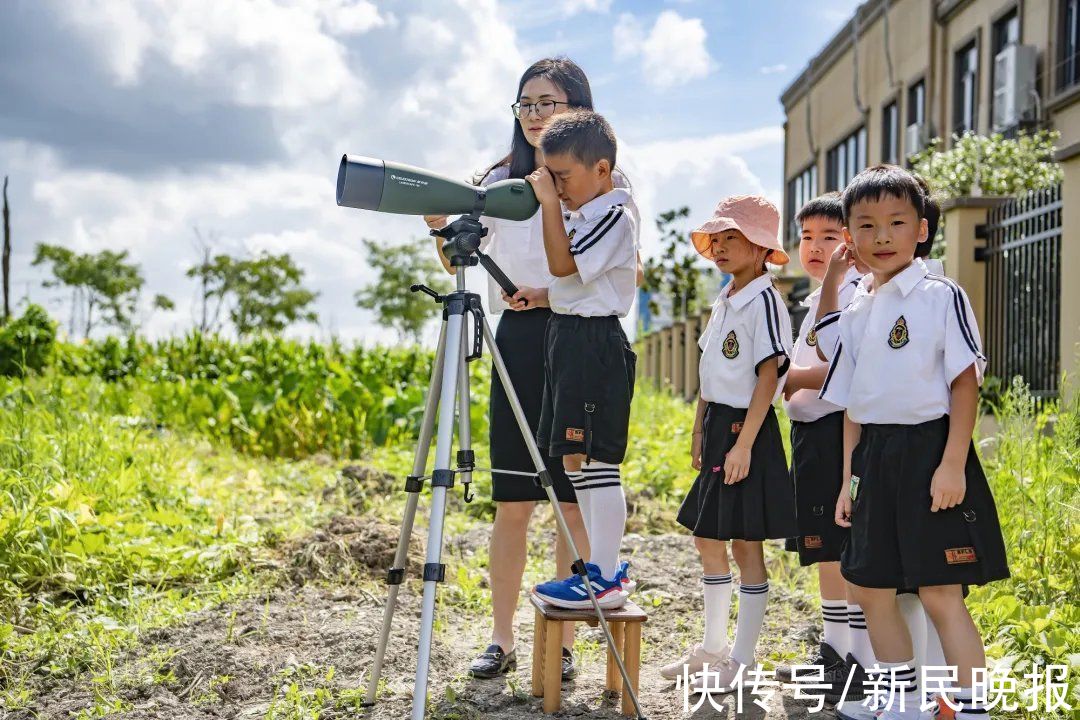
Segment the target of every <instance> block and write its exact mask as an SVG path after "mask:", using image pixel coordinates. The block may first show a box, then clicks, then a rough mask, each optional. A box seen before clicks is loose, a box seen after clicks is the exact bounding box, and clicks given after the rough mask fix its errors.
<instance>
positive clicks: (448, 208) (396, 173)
mask: <svg viewBox="0 0 1080 720" xmlns="http://www.w3.org/2000/svg"><path fill="white" fill-rule="evenodd" d="M481 193H483V194H484V200H483V202H482V203H481V204H480V206H479V210H480V214H481V215H488V216H490V217H495V218H502V219H504V220H528V219H529V218H531V217H532V216H533V215H535V214H536V209H537V208H538V207H540V204H539V203H538V202H537V201H536V194H535V193H533V189H532V186H531V185H529V183H528V182H526V181H524V180H521V179H511V180H500V181H499V182H495V183H492V184H491V185H488V186H487V187H486V188H483V187H477V186H476V185H470V184H469V183H466V182H461V181H460V180H453V179H451V178H448V177H444V176H442V175H439V174H438V173H433V172H431V171H430V170H423V169H421V168H416V167H412V166H411V165H402V164H400V163H394V162H386V161H384V160H376V159H374V158H369V157H363V156H362V155H343V156H342V158H341V165H340V166H339V167H338V176H337V204H338V205H344V206H345V207H351V208H358V209H360V210H377V211H379V212H385V213H399V214H402V215H464V214H466V213H471V212H473V211H474V210H476V209H478V208H477V201H478V199H479V198H480V196H481Z"/></svg>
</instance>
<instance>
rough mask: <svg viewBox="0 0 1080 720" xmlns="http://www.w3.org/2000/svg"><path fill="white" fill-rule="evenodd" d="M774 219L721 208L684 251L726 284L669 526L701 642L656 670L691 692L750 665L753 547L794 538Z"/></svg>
mask: <svg viewBox="0 0 1080 720" xmlns="http://www.w3.org/2000/svg"><path fill="white" fill-rule="evenodd" d="M779 229H780V213H778V212H777V210H776V207H775V206H773V204H772V203H770V202H769V201H768V200H766V199H765V198H763V197H758V196H752V195H738V196H734V197H729V198H727V199H725V200H722V201H721V202H720V204H719V205H717V206H716V211H715V212H714V213H713V216H712V218H710V219H709V220H708V221H706V222H705V223H703V224H702V225H701V227H699V228H698V229H697V230H695V231H694V232H693V233H692V234H691V238H692V239H693V243H694V247H695V248H697V250H698V252H700V253H701V254H702V255H704V256H705V257H707V258H709V259H710V260H712V261H713V262H714V263H715V264H716V266H717V267H718V268H719V269H720V270H722V271H723V272H726V273H730V274H731V275H732V280H731V282H729V283H728V284H727V285H725V286H724V288H723V290H721V291H720V296H719V297H718V298H717V300H716V303H715V304H714V305H713V310H712V316H711V317H710V318H709V323H708V325H707V326H706V327H705V330H704V332H702V333H701V338H700V339H699V340H698V344H699V345H700V346H701V351H702V354H701V363H700V367H699V374H700V383H699V387H700V388H701V395H700V397H699V399H698V406H697V415H696V417H695V420H694V435H693V443H692V445H691V450H690V457H691V463H692V465H693V467H694V469H696V470H698V471H699V472H698V476H697V478H696V479H695V480H694V484H693V486H692V487H691V488H690V491H689V493H688V494H687V496H686V498H685V499H684V500H683V503H682V507H680V508H679V515H678V520H679V523H680V524H681V525H683V526H684V527H686V528H687V529H688V530H690V531H691V532H692V533H693V535H694V544H695V546H696V547H697V550H698V554H699V555H700V556H701V563H702V566H703V571H704V572H703V574H702V578H701V581H702V585H703V586H704V595H705V636H704V638H703V640H702V642H701V643H700V644H697V645H695V646H694V647H692V648H690V649H689V650H688V651H687V653H686V654H685V655H684V656H683V657H681V658H679V659H678V660H676V661H675V662H673V663H672V664H670V665H667V666H665V667H664V668H662V669H661V671H660V672H661V675H663V676H664V677H666V678H668V679H675V678H679V677H685V678H687V680H688V682H689V683H690V684H691V688H692V689H693V690H694V691H695V692H710V693H712V692H732V691H733V690H735V689H736V688H738V686H739V685H740V683H741V682H743V680H744V679H746V680H748V679H749V677H748V675H747V673H748V671H749V670H750V669H753V667H754V665H755V649H756V647H757V641H758V636H759V635H760V634H761V626H762V623H763V621H764V618H765V605H766V603H767V601H768V597H769V578H768V573H767V571H766V569H765V557H764V553H763V546H762V541H763V540H768V539H774V538H775V539H780V538H788V537H794V536H795V535H797V534H798V525H797V524H796V522H795V490H794V487H793V485H792V483H791V479H790V476H789V475H788V468H787V459H786V457H785V455H784V445H783V440H782V439H781V436H780V426H779V424H778V423H777V420H776V413H775V411H774V410H773V403H774V402H775V401H776V399H777V398H778V397H779V396H780V393H781V390H782V389H783V384H784V382H783V381H784V377H785V374H786V373H787V369H788V366H789V365H790V364H791V363H790V357H791V345H792V334H791V320H790V318H789V316H788V312H787V307H786V305H785V304H784V298H783V296H781V295H780V293H779V291H777V289H776V288H775V287H774V286H773V282H772V275H771V274H770V273H769V271H768V269H767V267H766V263H771V264H773V265H783V264H784V263H786V262H787V261H788V256H787V253H785V252H784V249H783V248H782V247H781V245H780V241H779V238H778V234H779ZM728 543H731V551H732V555H734V557H735V563H736V564H737V565H738V566H739V581H740V586H739V614H738V621H737V625H736V629H735V641H734V643H733V644H731V645H729V644H728V628H727V625H728V612H729V610H730V608H731V593H732V579H731V568H730V565H729V564H728Z"/></svg>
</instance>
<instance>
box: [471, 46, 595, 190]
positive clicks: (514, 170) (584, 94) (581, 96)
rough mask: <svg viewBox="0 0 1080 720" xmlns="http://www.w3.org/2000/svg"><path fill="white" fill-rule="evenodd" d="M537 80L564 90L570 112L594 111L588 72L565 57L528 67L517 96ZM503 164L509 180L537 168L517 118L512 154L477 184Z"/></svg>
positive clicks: (532, 149)
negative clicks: (507, 167)
mask: <svg viewBox="0 0 1080 720" xmlns="http://www.w3.org/2000/svg"><path fill="white" fill-rule="evenodd" d="M535 77H543V78H547V79H548V80H550V81H551V82H553V83H555V85H557V86H558V87H559V88H561V89H562V91H563V92H564V93H566V101H567V102H568V103H569V105H570V108H571V109H573V110H592V109H593V99H592V89H591V88H590V87H589V78H588V77H586V76H585V71H584V70H582V69H581V67H580V66H578V64H577V63H576V62H574V61H573V60H571V59H569V58H565V57H556V58H544V59H543V60H537V61H536V62H534V63H533V64H532V65H530V66H529V69H528V70H526V71H525V72H524V73H522V75H521V80H519V81H518V90H517V97H521V91H522V89H523V88H524V87H525V83H527V82H529V81H530V80H532V79H533V78H535ZM515 99H516V98H515ZM504 165H507V166H509V168H510V177H512V178H523V177H525V176H526V175H528V174H529V173H531V172H532V171H533V170H535V169H536V148H534V147H533V146H532V145H530V144H529V141H528V140H526V139H525V131H524V130H522V129H521V123H520V122H519V121H518V119H517V118H514V135H513V138H512V139H511V140H510V153H509V154H508V155H507V156H506V157H504V158H503V159H502V160H500V161H499V162H497V163H495V164H494V165H492V166H491V167H490V168H488V169H487V171H486V172H484V173H483V174H482V175H481V176H480V178H479V179H478V181H479V180H482V179H483V178H485V177H487V176H488V174H490V173H491V171H492V170H494V169H495V168H497V167H503V166H504Z"/></svg>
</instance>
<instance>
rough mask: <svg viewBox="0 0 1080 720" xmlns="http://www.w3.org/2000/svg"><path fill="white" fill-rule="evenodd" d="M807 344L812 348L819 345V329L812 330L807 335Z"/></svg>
mask: <svg viewBox="0 0 1080 720" xmlns="http://www.w3.org/2000/svg"><path fill="white" fill-rule="evenodd" d="M806 344H807V345H809V346H810V347H815V346H816V345H817V329H816V328H810V332H808V333H806Z"/></svg>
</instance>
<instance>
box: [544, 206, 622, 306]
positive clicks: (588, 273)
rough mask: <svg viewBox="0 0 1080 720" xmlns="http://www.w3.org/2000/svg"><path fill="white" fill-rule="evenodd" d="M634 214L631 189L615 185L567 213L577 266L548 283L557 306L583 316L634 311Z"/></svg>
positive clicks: (567, 231)
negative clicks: (570, 271) (574, 271)
mask: <svg viewBox="0 0 1080 720" xmlns="http://www.w3.org/2000/svg"><path fill="white" fill-rule="evenodd" d="M635 214H636V210H634V208H633V204H632V198H631V196H630V191H629V190H627V189H626V188H615V189H614V190H612V191H611V192H608V193H604V194H603V195H600V196H599V197H596V198H594V199H592V200H590V201H589V202H587V203H585V204H584V205H582V206H581V207H580V208H579V209H578V210H574V211H571V212H570V213H569V214H568V215H566V216H564V217H566V234H567V235H569V236H570V254H571V255H573V256H574V262H575V263H576V264H577V270H578V271H577V272H576V273H574V274H573V275H569V276H567V277H562V278H555V279H554V280H553V281H552V283H551V285H549V286H548V302H549V303H550V304H551V309H552V310H553V311H555V312H557V313H559V314H560V315H581V316H585V317H606V316H608V315H617V316H619V317H625V316H626V314H627V313H628V312H630V306H631V305H632V304H633V302H634V297H635V296H636V294H637V249H638V223H637V220H636V217H635ZM545 263H546V260H545Z"/></svg>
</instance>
